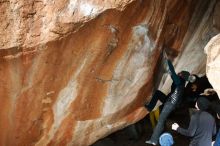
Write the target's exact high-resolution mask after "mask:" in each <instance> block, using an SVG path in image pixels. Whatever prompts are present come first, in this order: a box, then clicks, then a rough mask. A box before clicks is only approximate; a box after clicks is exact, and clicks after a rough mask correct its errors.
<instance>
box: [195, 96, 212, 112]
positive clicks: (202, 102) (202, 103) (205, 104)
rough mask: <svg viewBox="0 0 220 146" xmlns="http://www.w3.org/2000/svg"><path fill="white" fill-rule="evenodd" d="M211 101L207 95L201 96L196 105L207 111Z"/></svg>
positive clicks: (199, 108)
mask: <svg viewBox="0 0 220 146" xmlns="http://www.w3.org/2000/svg"><path fill="white" fill-rule="evenodd" d="M209 105H210V101H209V100H208V99H207V98H205V97H199V98H198V99H197V101H196V105H195V107H196V108H197V109H198V110H201V111H205V110H207V109H208V108H209Z"/></svg>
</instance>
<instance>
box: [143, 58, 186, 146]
mask: <svg viewBox="0 0 220 146" xmlns="http://www.w3.org/2000/svg"><path fill="white" fill-rule="evenodd" d="M166 63H167V65H168V73H169V74H170V76H171V78H172V80H173V84H172V86H171V93H170V94H168V96H165V95H164V99H163V100H164V102H165V103H164V107H163V109H162V112H161V114H160V117H159V119H158V123H157V125H156V127H155V128H154V131H153V134H152V136H151V138H150V140H148V141H146V142H145V143H147V144H152V145H157V143H158V140H159V137H160V135H161V133H162V132H163V129H164V124H165V121H166V119H167V117H168V116H169V114H170V113H171V112H172V111H173V110H174V109H175V108H176V106H177V105H178V104H179V103H180V102H181V100H182V96H183V92H184V88H185V82H186V81H187V80H188V78H189V75H190V73H189V72H186V71H182V72H180V73H179V74H178V75H177V74H176V72H175V70H174V67H173V65H172V63H171V61H170V60H168V59H167V60H166ZM161 93H162V92H159V90H157V92H156V94H154V96H153V97H152V99H151V102H150V103H149V104H147V105H145V107H146V108H147V109H148V110H149V111H151V110H152V109H153V107H154V106H155V101H157V99H158V97H156V96H157V95H160V97H161V96H162V94H161Z"/></svg>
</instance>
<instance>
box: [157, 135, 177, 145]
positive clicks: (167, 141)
mask: <svg viewBox="0 0 220 146" xmlns="http://www.w3.org/2000/svg"><path fill="white" fill-rule="evenodd" d="M159 143H160V145H161V146H172V145H173V144H174V141H173V137H172V135H171V134H170V133H163V134H162V135H161V136H160V139H159Z"/></svg>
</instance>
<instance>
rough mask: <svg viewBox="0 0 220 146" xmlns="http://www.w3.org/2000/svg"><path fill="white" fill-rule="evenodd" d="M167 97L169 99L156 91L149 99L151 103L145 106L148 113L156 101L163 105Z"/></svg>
mask: <svg viewBox="0 0 220 146" xmlns="http://www.w3.org/2000/svg"><path fill="white" fill-rule="evenodd" d="M167 97H169V95H168V96H167V95H165V94H164V93H163V92H161V91H160V90H156V91H155V93H154V95H153V97H152V98H151V101H150V103H149V104H148V105H146V108H147V110H148V111H152V110H153V109H154V107H155V105H156V104H157V101H158V100H160V101H161V102H162V103H164V102H165V101H166V100H167Z"/></svg>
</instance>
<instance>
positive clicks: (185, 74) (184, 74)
mask: <svg viewBox="0 0 220 146" xmlns="http://www.w3.org/2000/svg"><path fill="white" fill-rule="evenodd" d="M178 76H180V77H181V78H182V79H184V80H186V81H188V80H189V76H190V73H189V72H188V71H184V70H183V71H181V72H179V73H178Z"/></svg>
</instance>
